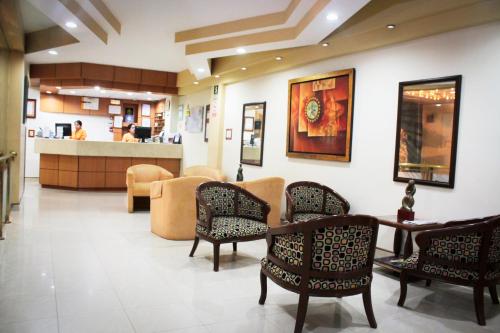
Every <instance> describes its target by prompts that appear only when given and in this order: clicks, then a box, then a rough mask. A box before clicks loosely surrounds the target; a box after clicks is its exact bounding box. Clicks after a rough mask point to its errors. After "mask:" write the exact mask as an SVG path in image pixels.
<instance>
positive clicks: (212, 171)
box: [182, 165, 227, 182]
mask: <svg viewBox="0 0 500 333" xmlns="http://www.w3.org/2000/svg"><path fill="white" fill-rule="evenodd" d="M182 174H183V176H184V177H193V176H201V177H208V178H212V179H213V180H217V181H220V182H225V181H226V180H227V177H226V176H225V175H224V174H223V173H222V171H221V170H220V169H217V168H212V167H208V166H205V165H196V166H192V167H189V168H186V169H184V171H183V173H182Z"/></svg>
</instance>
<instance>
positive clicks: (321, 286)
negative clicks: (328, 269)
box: [261, 258, 371, 290]
mask: <svg viewBox="0 0 500 333" xmlns="http://www.w3.org/2000/svg"><path fill="white" fill-rule="evenodd" d="M261 266H262V269H264V270H266V271H268V272H269V273H271V274H272V275H273V276H274V277H276V278H278V279H280V280H282V281H284V282H286V283H288V284H290V285H292V286H295V287H298V286H299V285H300V281H301V277H300V275H297V274H295V273H292V272H289V271H286V270H285V269H283V268H282V267H280V266H277V265H275V264H274V263H272V262H271V261H269V260H267V258H263V259H262V260H261ZM370 280H371V278H370V276H369V275H366V276H363V277H360V278H354V279H333V280H329V279H321V278H311V279H309V283H308V284H307V286H308V288H309V289H311V290H347V289H355V288H360V287H363V286H366V285H368V284H369V283H370Z"/></svg>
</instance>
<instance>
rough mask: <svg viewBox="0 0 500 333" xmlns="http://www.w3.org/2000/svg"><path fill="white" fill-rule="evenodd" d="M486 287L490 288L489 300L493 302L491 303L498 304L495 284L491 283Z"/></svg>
mask: <svg viewBox="0 0 500 333" xmlns="http://www.w3.org/2000/svg"><path fill="white" fill-rule="evenodd" d="M488 289H489V290H490V296H491V301H492V302H493V304H498V293H497V285H496V284H492V285H491V286H489V287H488Z"/></svg>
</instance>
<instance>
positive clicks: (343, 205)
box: [323, 186, 351, 215]
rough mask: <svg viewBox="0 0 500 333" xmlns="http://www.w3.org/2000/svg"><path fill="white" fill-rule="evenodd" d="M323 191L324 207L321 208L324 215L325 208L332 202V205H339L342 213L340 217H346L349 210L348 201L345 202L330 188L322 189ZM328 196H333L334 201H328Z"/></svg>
mask: <svg viewBox="0 0 500 333" xmlns="http://www.w3.org/2000/svg"><path fill="white" fill-rule="evenodd" d="M324 191H325V196H326V197H325V206H324V207H323V212H324V213H326V207H327V206H328V205H329V204H330V202H331V201H333V202H334V203H333V205H338V203H340V206H341V210H342V213H341V214H340V215H347V214H348V213H349V210H350V208H351V206H350V204H349V201H347V200H346V199H345V198H344V197H343V196H341V195H340V194H338V193H337V192H335V191H334V190H332V189H331V188H328V187H326V186H325V187H324ZM328 194H330V195H331V196H333V198H334V199H331V198H330V200H329V198H328Z"/></svg>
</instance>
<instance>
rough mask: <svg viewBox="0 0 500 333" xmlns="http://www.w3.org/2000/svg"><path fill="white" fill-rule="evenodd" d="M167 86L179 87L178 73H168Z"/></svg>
mask: <svg viewBox="0 0 500 333" xmlns="http://www.w3.org/2000/svg"><path fill="white" fill-rule="evenodd" d="M167 86H168V87H174V88H175V87H177V73H167Z"/></svg>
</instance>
